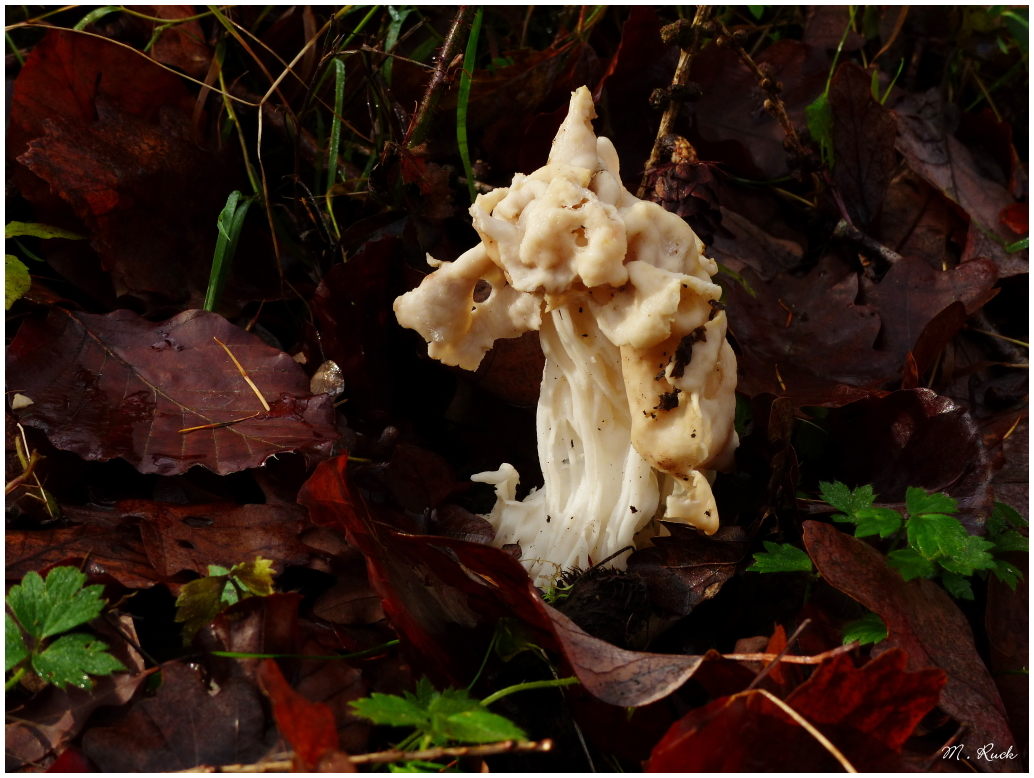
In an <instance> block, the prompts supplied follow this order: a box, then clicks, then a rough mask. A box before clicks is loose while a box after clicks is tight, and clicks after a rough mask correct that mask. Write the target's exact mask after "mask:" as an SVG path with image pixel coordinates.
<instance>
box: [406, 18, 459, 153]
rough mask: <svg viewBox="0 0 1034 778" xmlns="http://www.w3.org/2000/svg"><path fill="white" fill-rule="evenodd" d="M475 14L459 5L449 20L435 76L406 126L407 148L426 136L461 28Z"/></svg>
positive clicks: (432, 77)
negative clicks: (447, 32)
mask: <svg viewBox="0 0 1034 778" xmlns="http://www.w3.org/2000/svg"><path fill="white" fill-rule="evenodd" d="M474 11H475V7H474V6H472V5H461V6H460V7H459V10H458V11H456V18H454V19H453V20H452V26H451V27H450V28H449V34H448V35H447V36H446V37H445V43H443V44H442V47H441V49H439V50H438V62H437V64H436V65H435V68H434V73H433V74H432V75H431V80H430V81H428V82H427V91H425V92H424V99H423V100H421V101H420V107H419V108H417V112H416V114H415V115H414V116H413V119H412V120H411V121H410V123H409V129H408V130H406V137H405V139H404V140H403V142H402V145H403V146H405V147H406V148H407V149H413V148H416V147H417V146H419V145H420V144H421V143H423V142H424V138H426V137H427V131H428V130H429V129H430V127H431V117H432V116H434V109H435V108H437V107H438V102H439V101H440V100H441V99H442V95H443V94H444V93H445V91H446V90H445V88H446V87H447V86H448V84H449V79H448V78H447V76H448V73H449V66H450V65H451V64H452V59H453V57H454V56H456V50H457V49H458V48H459V45H460V39H461V38H462V37H463V36H462V35H461V34H460V29H461V28H465V27H468V26H469V25H470V21H471V19H472V18H473V17H474Z"/></svg>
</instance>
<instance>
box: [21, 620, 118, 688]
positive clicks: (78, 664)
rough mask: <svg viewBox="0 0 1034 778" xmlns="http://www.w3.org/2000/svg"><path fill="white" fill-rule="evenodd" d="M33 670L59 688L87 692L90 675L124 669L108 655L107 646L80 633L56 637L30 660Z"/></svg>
mask: <svg viewBox="0 0 1034 778" xmlns="http://www.w3.org/2000/svg"><path fill="white" fill-rule="evenodd" d="M32 667H33V669H34V670H35V671H36V672H37V673H39V675H40V676H41V677H42V678H43V679H44V680H46V681H49V682H50V683H52V684H54V685H55V686H57V687H58V688H60V689H63V688H64V687H65V686H66V685H68V684H72V685H73V686H78V687H79V688H80V689H89V688H91V687H92V686H93V683H92V682H91V681H90V676H91V675H111V674H112V673H116V672H119V671H125V669H126V667H125V665H123V664H122V663H121V662H120V661H119V660H118V659H116V658H115V657H113V656H112V655H111V654H109V653H108V646H107V644H106V643H103V642H101V641H100V640H97V639H96V638H95V637H93V636H92V635H84V634H80V633H73V634H71V635H62V636H61V637H59V638H58V639H57V640H55V641H54V642H53V643H51V644H50V645H49V646H47V647H46V648H45V649H44V650H43V652H42V653H40V654H37V655H36V656H34V657H33V658H32Z"/></svg>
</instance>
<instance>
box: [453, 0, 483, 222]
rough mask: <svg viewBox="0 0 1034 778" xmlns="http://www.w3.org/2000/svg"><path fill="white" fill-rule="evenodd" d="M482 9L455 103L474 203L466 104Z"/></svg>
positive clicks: (473, 29) (476, 17)
mask: <svg viewBox="0 0 1034 778" xmlns="http://www.w3.org/2000/svg"><path fill="white" fill-rule="evenodd" d="M483 15H484V8H478V10H477V13H476V14H474V23H473V24H472V25H471V27H470V37H469V38H467V51H466V53H465V54H464V55H463V72H462V73H461V74H460V91H459V96H458V100H457V103H456V140H457V141H459V144H460V158H461V159H462V160H463V172H464V173H466V176H467V190H468V191H469V192H470V201H471V202H474V198H475V197H476V196H477V191H476V190H475V189H474V169H473V167H471V164H470V148H469V146H468V145H467V102H468V100H469V99H470V82H471V80H472V74H473V72H474V60H475V58H476V56H477V51H478V38H479V37H481V17H482V16H483Z"/></svg>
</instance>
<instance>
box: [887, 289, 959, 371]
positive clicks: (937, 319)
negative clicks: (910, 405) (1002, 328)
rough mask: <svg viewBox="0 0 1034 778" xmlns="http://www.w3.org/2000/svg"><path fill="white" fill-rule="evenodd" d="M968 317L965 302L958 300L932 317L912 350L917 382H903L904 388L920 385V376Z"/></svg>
mask: <svg viewBox="0 0 1034 778" xmlns="http://www.w3.org/2000/svg"><path fill="white" fill-rule="evenodd" d="M967 317H968V314H967V312H966V305H965V303H963V302H960V301H959V300H956V301H955V302H953V303H952V304H951V305H949V306H948V307H947V308H945V309H944V310H943V311H941V312H940V313H939V314H937V315H936V316H934V317H933V318H932V319H930V321H929V322H928V323H927V325H926V326H925V327H923V331H922V332H920V333H919V337H918V338H917V339H916V343H915V345H914V346H913V347H912V351H911V352H910V354H911V356H912V361H913V364H914V366H915V371H916V384H915V385H914V386H905V385H904V384H902V386H901V388H902V389H916V388H917V387H918V386H919V384H918V379H919V376H921V375H922V374H923V373H925V372H926V371H927V369H928V368H929V367H930V366H931V365H933V363H934V360H935V359H936V358H937V356H938V354H940V353H941V349H943V348H944V347H945V345H947V343H948V341H949V340H951V339H952V338H953V337H955V335H956V334H957V333H958V332H960V331H961V330H962V328H963V327H964V326H965V324H966V319H967Z"/></svg>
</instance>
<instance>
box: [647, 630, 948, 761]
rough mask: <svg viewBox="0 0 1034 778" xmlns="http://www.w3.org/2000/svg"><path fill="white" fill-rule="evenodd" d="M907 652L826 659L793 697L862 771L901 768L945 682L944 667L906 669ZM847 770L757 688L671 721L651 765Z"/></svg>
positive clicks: (794, 705)
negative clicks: (859, 659) (899, 756)
mask: <svg viewBox="0 0 1034 778" xmlns="http://www.w3.org/2000/svg"><path fill="white" fill-rule="evenodd" d="M906 662H907V657H906V655H905V653H904V652H903V651H900V650H893V651H888V652H886V653H885V654H883V655H882V656H880V657H879V658H877V659H874V660H872V661H871V662H869V663H868V664H866V665H865V666H863V667H861V668H859V669H855V667H854V665H853V664H852V662H851V659H850V657H848V656H846V655H841V656H838V657H836V658H834V659H832V660H827V661H826V662H823V664H821V665H820V666H819V667H818V668H817V669H816V671H815V672H814V673H813V674H812V676H811V678H809V679H808V680H807V681H805V682H804V683H803V684H801V685H800V686H799V687H797V689H795V690H794V691H793V693H791V694H790V695H789V696H788V697H787V698H786V703H787V704H788V705H789V706H790V707H791V708H793V709H794V710H795V711H796V712H797V713H799V714H800V715H801V716H803V717H804V718H805V719H807V720H808V721H809V722H810V723H811V724H813V725H815V726H816V727H817V728H818V729H819V730H820V731H822V733H823V734H824V735H826V737H828V738H829V739H830V741H831V742H832V743H833V744H834V745H835V746H836V747H837V748H838V749H839V750H840V751H841V752H842V753H843V754H844V756H845V757H846V758H847V759H848V760H849V761H850V762H851V763H852V764H853V765H854V766H855V767H856V768H858V769H860V770H863V771H864V770H886V769H888V768H890V769H894V768H895V767H896V766H897V764H898V762H897V760H896V758H895V753H896V752H899V751H900V749H901V746H902V745H903V744H904V742H905V740H906V739H907V738H908V737H909V735H911V733H912V730H913V729H915V726H916V724H918V723H919V721H920V719H922V717H923V716H924V715H926V713H928V712H929V711H930V710H931V709H932V708H933V707H934V706H935V705H936V704H937V698H938V693H939V692H940V690H941V687H942V686H944V681H945V678H944V673H943V672H942V671H940V670H922V671H919V672H905V664H906ZM840 769H842V768H841V767H840V766H839V763H838V762H837V761H836V759H835V758H834V757H833V756H832V754H830V753H829V752H828V751H827V750H825V748H824V747H823V746H822V745H820V744H819V743H818V742H817V741H816V740H815V738H814V737H813V736H812V735H811V734H810V733H808V732H807V731H806V730H805V729H804V728H803V727H801V726H800V725H799V724H797V723H796V722H795V721H793V720H792V719H791V718H790V717H789V716H788V715H787V714H786V713H785V712H784V711H783V710H781V709H780V708H778V707H777V706H776V705H775V704H774V703H773V702H771V701H770V700H768V699H766V698H765V697H763V696H762V695H761V694H760V693H759V692H757V691H749V692H744V693H742V694H737V695H733V696H731V697H723V698H721V699H719V700H715V701H714V702H712V703H710V704H709V705H706V706H704V707H703V708H698V709H697V710H695V711H692V712H690V713H689V714H687V715H686V716H685V717H683V718H682V719H681V720H680V721H678V722H677V723H676V724H674V725H673V726H672V728H671V729H670V730H668V733H667V734H666V735H665V736H664V738H663V739H662V740H661V741H660V743H658V744H657V746H656V747H655V748H654V750H653V754H652V755H651V757H650V761H649V763H648V765H647V770H648V771H650V772H668V771H672V772H674V771H678V772H718V771H726V772H727V771H732V772H748V771H765V772H770V771H777V772H778V771H793V772H802V771H808V772H812V771H815V772H819V771H838V770H840Z"/></svg>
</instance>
